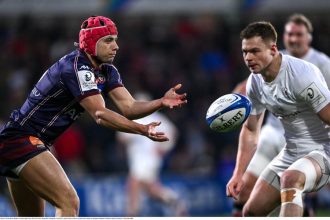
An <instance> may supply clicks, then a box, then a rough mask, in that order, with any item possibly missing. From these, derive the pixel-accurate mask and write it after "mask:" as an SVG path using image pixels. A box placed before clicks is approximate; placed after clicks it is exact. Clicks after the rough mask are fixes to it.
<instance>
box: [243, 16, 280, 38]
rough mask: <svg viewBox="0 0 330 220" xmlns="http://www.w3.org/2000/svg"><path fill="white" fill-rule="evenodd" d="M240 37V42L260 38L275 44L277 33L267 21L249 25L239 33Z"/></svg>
mask: <svg viewBox="0 0 330 220" xmlns="http://www.w3.org/2000/svg"><path fill="white" fill-rule="evenodd" d="M240 37H241V39H242V40H243V39H249V38H252V37H261V38H262V39H263V40H264V41H273V42H275V43H276V42H277V32H276V30H275V28H274V26H273V25H272V24H271V23H270V22H267V21H258V22H253V23H250V24H249V25H248V26H246V27H245V28H244V29H243V30H242V31H241V34H240Z"/></svg>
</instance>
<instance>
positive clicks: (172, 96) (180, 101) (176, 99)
mask: <svg viewBox="0 0 330 220" xmlns="http://www.w3.org/2000/svg"><path fill="white" fill-rule="evenodd" d="M181 87H182V84H177V85H176V86H174V87H173V88H171V89H170V90H168V91H167V92H166V93H165V95H164V97H163V98H162V106H163V107H168V108H173V107H178V106H179V107H181V106H182V105H184V104H186V103H187V99H186V98H187V94H186V93H183V94H178V93H176V91H177V90H178V89H180V88H181Z"/></svg>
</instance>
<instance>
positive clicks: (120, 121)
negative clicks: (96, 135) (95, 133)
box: [94, 108, 148, 135]
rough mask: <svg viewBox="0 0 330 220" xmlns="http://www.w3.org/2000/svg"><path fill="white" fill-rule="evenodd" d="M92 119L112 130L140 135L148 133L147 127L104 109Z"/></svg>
mask: <svg viewBox="0 0 330 220" xmlns="http://www.w3.org/2000/svg"><path fill="white" fill-rule="evenodd" d="M94 119H95V121H96V123H97V124H99V125H101V126H104V127H108V128H111V129H113V130H118V131H122V132H127V133H133V134H141V135H146V134H147V133H148V130H147V129H148V128H147V126H145V125H142V124H138V123H136V122H134V121H131V120H128V119H127V118H125V117H124V116H122V115H120V114H118V113H116V112H113V111H111V110H109V109H106V108H105V109H102V110H99V111H97V112H96V113H95V116H94Z"/></svg>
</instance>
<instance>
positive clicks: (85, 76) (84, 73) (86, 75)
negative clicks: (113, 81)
mask: <svg viewBox="0 0 330 220" xmlns="http://www.w3.org/2000/svg"><path fill="white" fill-rule="evenodd" d="M78 80H79V84H80V88H81V91H83V92H85V91H88V90H92V89H97V85H96V83H95V77H94V74H93V73H92V72H91V71H88V70H80V71H78Z"/></svg>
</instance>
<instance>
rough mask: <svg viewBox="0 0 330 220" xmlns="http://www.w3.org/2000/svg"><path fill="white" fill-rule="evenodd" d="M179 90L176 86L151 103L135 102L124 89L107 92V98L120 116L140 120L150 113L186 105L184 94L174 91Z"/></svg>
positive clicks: (178, 86) (179, 86)
mask: <svg viewBox="0 0 330 220" xmlns="http://www.w3.org/2000/svg"><path fill="white" fill-rule="evenodd" d="M180 88H181V84H178V85H176V86H174V87H173V88H171V89H170V90H168V91H167V92H166V93H165V95H164V96H163V97H162V98H160V99H155V100H152V101H137V100H135V99H134V98H133V97H132V95H131V94H130V93H129V92H128V91H127V89H126V88H124V87H118V88H116V89H114V90H112V91H111V92H109V97H110V98H111V100H112V101H113V102H114V104H115V105H116V107H117V108H118V109H119V111H120V112H122V114H123V115H124V116H125V117H127V118H130V119H137V118H142V117H144V116H147V115H150V114H151V113H153V112H155V111H157V110H159V109H161V108H164V107H168V108H173V107H178V106H179V107H180V106H181V105H183V104H185V103H187V100H186V94H185V93H184V94H177V93H176V91H177V90H178V89H180Z"/></svg>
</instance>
